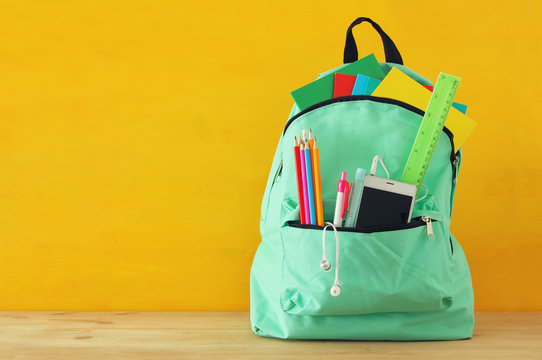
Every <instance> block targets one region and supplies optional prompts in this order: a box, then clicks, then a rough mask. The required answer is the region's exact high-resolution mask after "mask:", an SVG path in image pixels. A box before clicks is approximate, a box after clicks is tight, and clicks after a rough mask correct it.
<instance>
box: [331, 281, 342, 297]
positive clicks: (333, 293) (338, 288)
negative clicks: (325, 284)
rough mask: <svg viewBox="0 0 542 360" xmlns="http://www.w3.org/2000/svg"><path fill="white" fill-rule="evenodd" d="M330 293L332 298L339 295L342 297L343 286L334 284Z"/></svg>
mask: <svg viewBox="0 0 542 360" xmlns="http://www.w3.org/2000/svg"><path fill="white" fill-rule="evenodd" d="M329 292H330V293H331V296H339V295H341V285H339V284H334V285H333V286H332V287H331V290H329Z"/></svg>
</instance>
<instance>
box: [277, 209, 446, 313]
mask: <svg viewBox="0 0 542 360" xmlns="http://www.w3.org/2000/svg"><path fill="white" fill-rule="evenodd" d="M432 227H433V233H434V238H433V240H432V241H430V240H429V239H428V228H427V226H426V223H425V222H424V221H422V219H420V218H418V219H413V220H412V222H411V223H409V224H406V225H403V226H400V227H399V229H397V228H398V227H394V229H396V230H388V229H378V230H375V229H373V230H357V229H352V228H339V231H338V236H339V259H340V261H339V276H338V277H339V284H340V287H341V293H340V295H339V296H332V295H331V293H330V288H331V287H332V285H333V284H334V280H335V268H334V267H335V266H336V262H335V255H336V250H337V249H336V244H335V236H333V229H330V228H328V231H327V232H326V236H327V241H326V248H327V249H326V250H327V256H328V259H329V261H330V262H331V264H332V266H333V269H332V270H331V271H329V272H325V271H324V270H323V269H322V268H321V267H320V261H321V260H322V254H323V244H322V233H323V231H322V228H317V227H315V226H310V225H299V224H297V225H296V224H286V225H285V226H284V227H282V229H281V241H282V248H283V263H282V291H281V299H280V301H281V306H282V309H283V310H284V311H285V312H287V313H289V314H299V315H355V314H370V313H382V312H425V311H439V310H445V309H447V308H449V307H450V306H451V305H452V303H453V298H452V296H451V294H450V292H449V289H450V279H451V278H450V276H449V272H450V264H451V252H450V245H449V241H448V236H447V231H445V229H444V228H443V224H442V223H441V222H433V223H432ZM365 231H369V232H365Z"/></svg>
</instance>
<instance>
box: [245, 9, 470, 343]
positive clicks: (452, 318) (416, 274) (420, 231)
mask: <svg viewBox="0 0 542 360" xmlns="http://www.w3.org/2000/svg"><path fill="white" fill-rule="evenodd" d="M364 21H367V22H369V23H371V24H372V26H373V27H374V28H375V30H377V31H378V33H379V34H380V36H381V38H382V41H383V44H384V51H385V55H386V62H385V63H380V66H381V68H382V70H383V72H384V73H385V74H387V73H388V72H389V71H390V70H391V69H392V67H397V68H399V69H400V70H401V71H403V72H404V73H406V74H407V75H409V76H410V77H412V78H413V79H415V80H416V81H417V82H419V83H420V84H422V85H432V84H431V82H430V81H429V80H427V79H425V78H424V77H422V76H420V75H418V74H416V73H415V72H413V71H412V70H410V69H408V68H407V67H405V66H403V61H402V58H401V55H400V54H399V51H398V50H397V48H396V46H395V44H394V43H393V41H392V40H391V39H390V38H389V36H388V35H386V33H384V31H383V30H382V29H381V28H380V26H378V25H377V24H376V23H374V22H373V21H372V20H371V19H368V18H358V19H356V20H355V21H354V22H353V23H352V24H351V25H350V27H349V28H348V31H347V37H346V44H345V50H344V63H345V64H346V63H351V62H353V61H356V60H357V58H358V55H357V47H356V43H355V41H354V37H353V35H352V28H353V27H354V26H356V25H358V24H360V23H362V22H364ZM423 115H424V111H423V110H422V109H418V108H416V107H414V106H411V105H409V104H407V103H404V102H401V101H397V100H394V99H390V98H382V97H374V96H366V95H355V96H344V97H338V98H332V99H329V100H325V101H322V102H320V103H317V104H315V105H313V106H311V107H309V108H307V109H305V110H303V111H299V108H297V107H296V106H295V105H294V108H293V109H292V112H291V114H290V116H289V118H288V121H287V122H286V124H285V126H284V130H283V131H282V135H281V137H280V141H279V144H278V147H277V150H276V153H275V157H274V159H273V164H272V166H271V172H270V174H269V178H268V180H267V186H266V188H265V193H264V197H263V202H262V208H261V219H260V232H261V236H262V241H261V243H260V245H259V247H258V250H257V252H256V254H255V256H254V260H253V264H252V269H251V274H250V320H251V326H252V330H253V331H254V333H256V334H257V335H260V336H265V337H275V338H288V339H345V340H453V339H465V338H470V337H472V332H473V328H474V295H473V289H472V281H471V276H470V271H469V267H468V264H467V260H466V257H465V254H464V252H463V249H462V248H461V246H460V245H459V243H458V242H457V240H456V239H455V238H454V236H453V235H452V234H451V232H450V230H449V227H450V221H451V215H452V205H453V199H454V192H455V187H456V183H457V177H458V173H459V168H460V165H461V161H462V151H461V149H455V148H454V139H453V134H452V133H451V132H450V131H449V130H448V129H447V128H444V130H443V132H442V134H441V136H440V138H439V140H438V143H437V146H436V148H435V151H434V154H433V157H432V159H431V162H430V166H429V167H428V169H427V173H426V175H425V178H424V184H425V185H426V187H427V196H426V197H425V198H424V199H423V200H422V201H418V202H416V204H415V207H414V209H413V213H412V220H411V222H410V223H408V224H405V225H395V226H389V227H380V228H377V229H374V228H371V229H358V228H339V229H338V230H337V231H336V232H335V233H336V235H337V236H338V238H339V240H340V242H339V240H337V241H330V240H329V239H333V240H335V239H334V238H333V236H332V234H333V233H334V231H333V230H332V229H328V232H327V235H328V241H327V243H325V245H324V244H323V236H324V238H325V236H326V235H325V231H323V228H322V227H318V226H314V225H300V224H299V219H300V214H299V204H298V195H297V182H296V170H295V159H294V153H293V143H294V136H296V135H298V134H300V132H301V130H302V129H309V128H310V129H312V132H313V133H315V134H320V135H319V136H318V135H316V136H317V140H318V147H319V149H320V169H321V182H322V198H323V206H324V218H325V219H326V220H328V219H333V212H334V209H335V201H336V200H335V199H336V196H337V183H338V180H339V177H340V174H341V171H347V172H348V173H349V174H354V173H355V171H356V168H365V169H368V168H369V167H370V164H371V162H372V159H373V156H374V155H375V154H378V155H380V156H381V157H382V158H383V159H384V161H385V164H386V166H387V169H388V171H389V174H390V178H391V179H400V178H401V174H402V171H403V168H404V165H405V163H406V161H407V159H408V156H409V153H410V149H411V147H412V144H413V141H414V139H415V137H416V134H417V131H418V128H419V126H420V123H421V120H422V118H423ZM379 171H382V169H379ZM376 175H377V176H385V175H383V173H379V172H377V174H376ZM420 193H422V190H421V191H420ZM430 227H432V230H433V234H434V238H433V239H430V238H429V237H428V231H429V230H430ZM337 245H338V247H337ZM324 246H325V247H324ZM339 250H340V271H339V273H338V281H339V283H340V286H341V289H342V291H341V294H340V296H332V295H331V294H330V287H331V286H332V285H333V284H334V278H335V275H336V274H335V272H334V271H330V272H326V271H323V270H322V268H321V267H320V260H321V259H322V253H323V252H325V251H327V253H328V254H331V256H330V259H331V260H334V257H333V255H335V254H337V256H336V257H337V259H336V260H337V261H336V263H334V261H331V262H332V263H333V266H337V267H338V265H339V264H338V263H339V262H338V260H339V253H338V252H339ZM334 270H335V269H334Z"/></svg>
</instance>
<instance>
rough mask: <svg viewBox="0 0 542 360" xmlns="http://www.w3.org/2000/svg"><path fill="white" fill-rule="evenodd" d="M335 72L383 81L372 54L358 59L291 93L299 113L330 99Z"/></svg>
mask: <svg viewBox="0 0 542 360" xmlns="http://www.w3.org/2000/svg"><path fill="white" fill-rule="evenodd" d="M337 72H338V73H340V74H346V75H358V74H362V75H366V76H369V77H372V78H375V79H383V78H384V76H385V75H384V73H383V72H382V70H381V69H380V65H379V64H378V61H376V58H375V56H374V54H371V55H368V56H366V57H364V58H363V59H359V60H358V61H355V62H353V63H351V64H348V65H345V66H343V67H341V68H338V69H336V70H333V71H330V72H329V73H327V74H326V75H324V76H322V77H320V78H318V79H317V80H315V81H313V82H311V83H310V84H307V85H305V86H303V87H300V88H299V89H297V90H294V91H292V92H291V94H292V97H293V98H294V101H295V103H296V104H297V106H298V107H299V110H300V111H303V110H305V109H306V108H308V107H309V106H311V105H314V104H316V103H319V102H320V101H324V100H327V99H331V98H332V97H333V80H334V75H333V74H335V73H337Z"/></svg>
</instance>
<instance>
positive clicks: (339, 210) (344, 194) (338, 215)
mask: <svg viewBox="0 0 542 360" xmlns="http://www.w3.org/2000/svg"><path fill="white" fill-rule="evenodd" d="M348 189H349V186H348V181H346V171H343V172H342V176H341V180H339V190H338V192H337V202H336V204H335V216H334V217H333V225H335V226H342V225H343V218H344V214H345V212H346V205H347V203H348Z"/></svg>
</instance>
